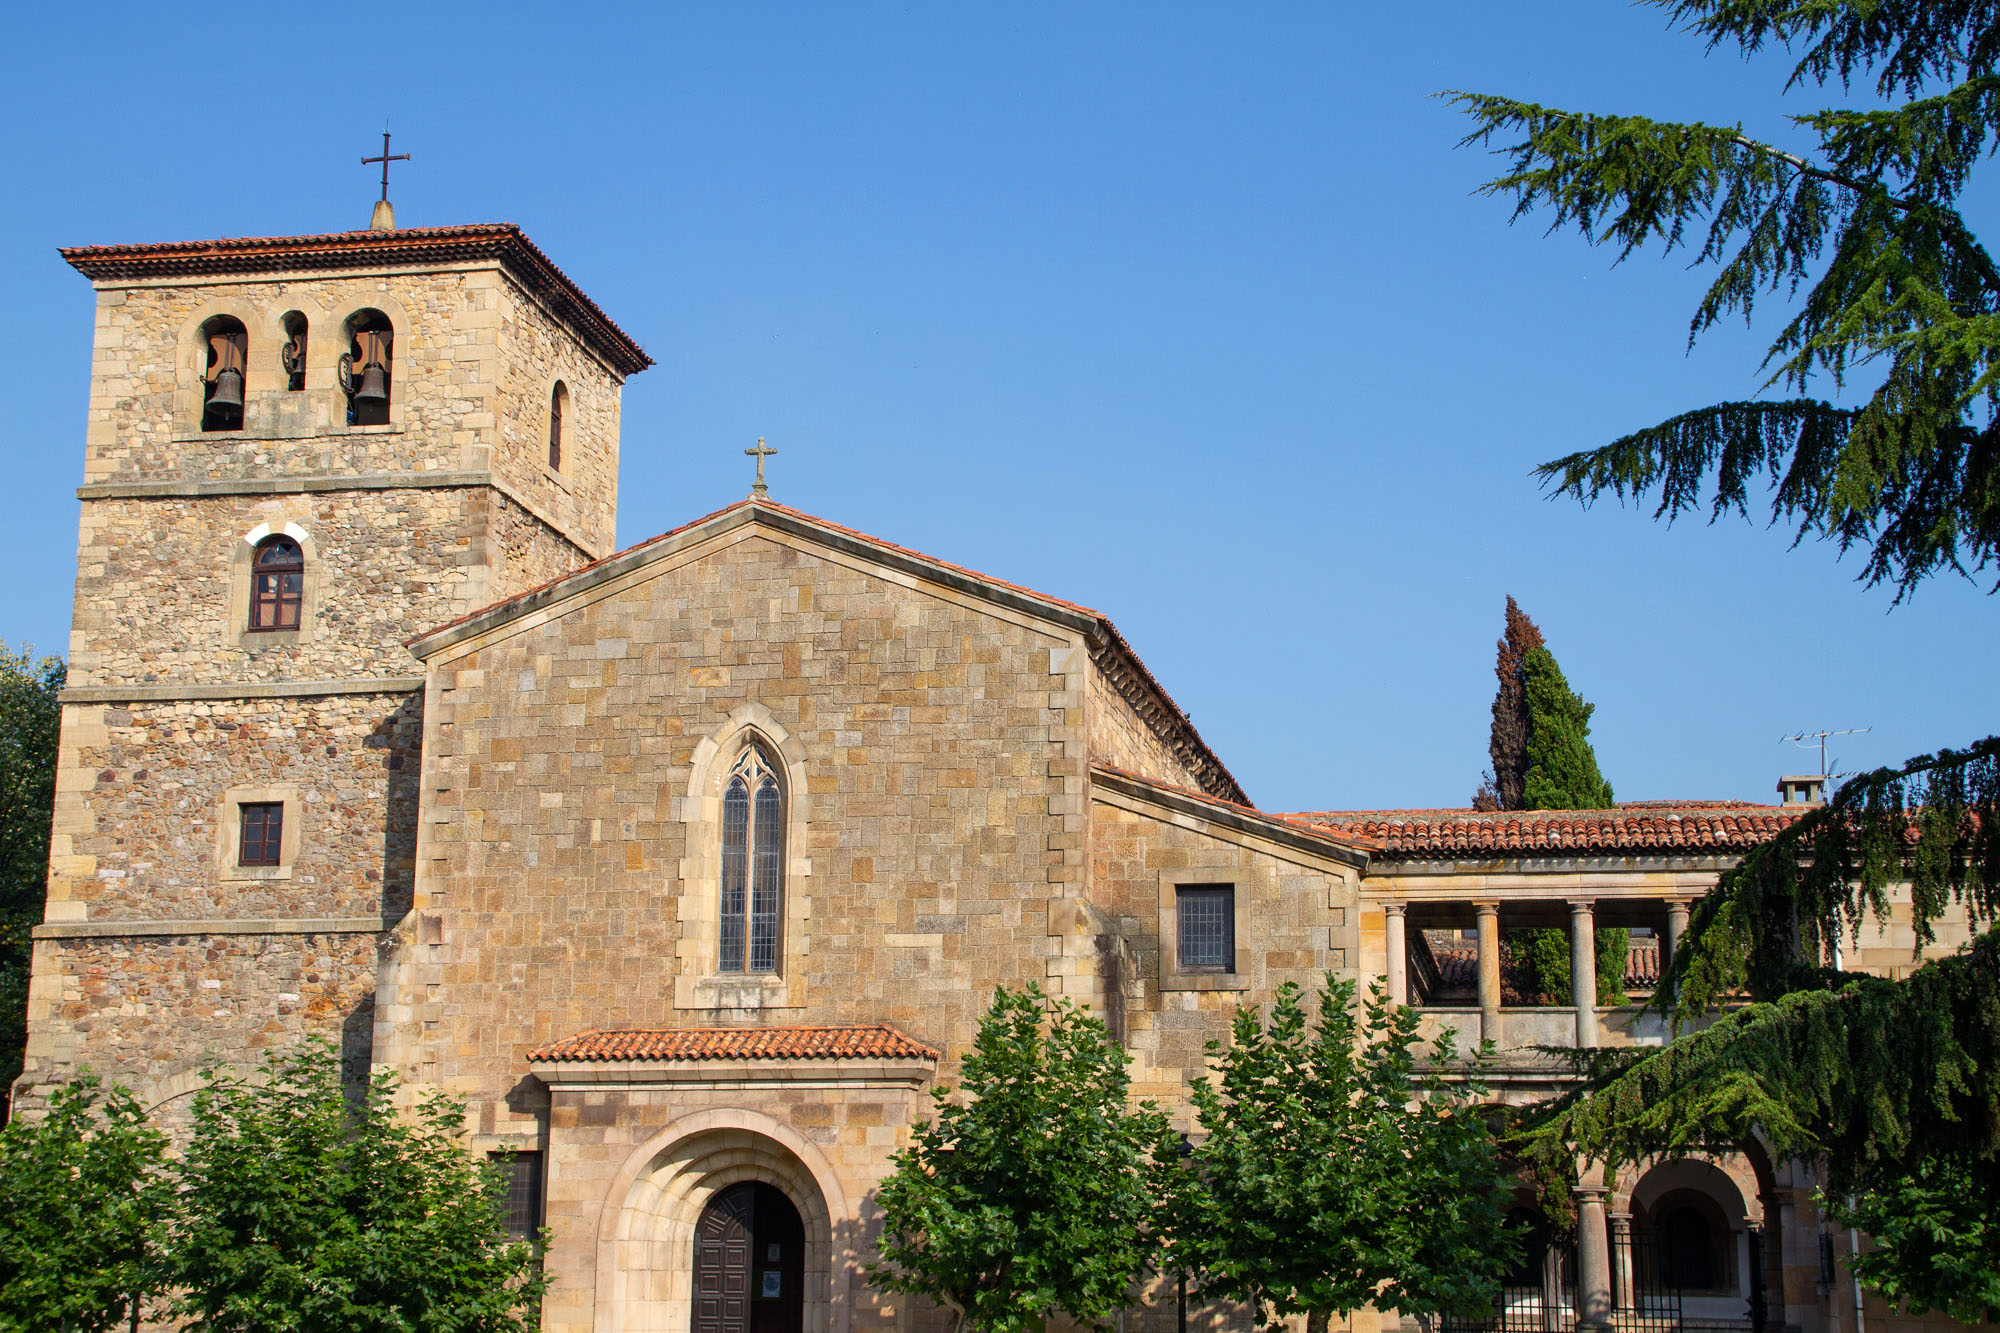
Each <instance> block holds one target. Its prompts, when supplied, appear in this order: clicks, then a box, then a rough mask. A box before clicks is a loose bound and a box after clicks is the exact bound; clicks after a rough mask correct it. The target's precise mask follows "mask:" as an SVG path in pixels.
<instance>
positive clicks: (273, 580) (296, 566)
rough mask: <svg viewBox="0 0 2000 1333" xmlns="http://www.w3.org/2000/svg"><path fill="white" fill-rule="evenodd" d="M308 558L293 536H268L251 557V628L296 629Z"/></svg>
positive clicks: (258, 544) (303, 597)
mask: <svg viewBox="0 0 2000 1333" xmlns="http://www.w3.org/2000/svg"><path fill="white" fill-rule="evenodd" d="M305 586H306V556H305V552H304V551H301V550H300V549H299V544H298V543H297V542H295V541H293V540H292V539H291V538H290V537H282V536H280V537H266V538H265V539H264V540H263V541H261V542H258V543H257V549H256V551H255V552H254V553H253V554H252V555H251V557H250V628H251V629H253V630H280V629H297V628H298V627H299V608H300V606H301V605H302V604H303V602H304V599H305Z"/></svg>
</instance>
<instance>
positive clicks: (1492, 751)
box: [1472, 597, 1542, 810]
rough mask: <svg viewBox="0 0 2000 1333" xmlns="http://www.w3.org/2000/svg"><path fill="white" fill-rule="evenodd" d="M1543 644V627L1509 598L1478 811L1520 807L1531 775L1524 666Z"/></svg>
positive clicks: (1474, 803)
mask: <svg viewBox="0 0 2000 1333" xmlns="http://www.w3.org/2000/svg"><path fill="white" fill-rule="evenodd" d="M1541 646H1542V631H1541V629H1540V628H1539V627H1537V626H1536V624H1535V622H1534V621H1532V620H1530V619H1529V618H1528V613H1527V612H1526V611H1523V610H1522V609H1521V607H1520V604H1519V603H1518V602H1516V601H1515V600H1514V599H1513V598H1512V597H1509V598H1508V599H1507V628H1506V632H1505V633H1504V634H1503V635H1502V636H1501V638H1500V641H1499V642H1498V643H1497V644H1495V645H1494V662H1493V675H1494V677H1495V678H1496V679H1497V680H1498V681H1499V684H1498V686H1497V688H1495V689H1494V691H1493V729H1492V732H1491V734H1490V737H1489V739H1488V741H1487V744H1486V753H1487V756H1488V757H1489V758H1490V759H1491V760H1492V762H1493V767H1492V769H1490V770H1489V771H1488V772H1487V774H1486V779H1485V781H1484V782H1483V783H1481V784H1480V788H1479V790H1478V791H1477V792H1475V793H1474V794H1473V797H1472V807H1473V809H1475V810H1520V809H1523V808H1524V807H1523V805H1522V803H1521V799H1522V798H1521V793H1522V789H1523V787H1524V786H1525V785H1526V783H1527V780H1528V700H1527V695H1526V693H1525V691H1524V685H1523V680H1522V667H1523V665H1524V664H1525V662H1526V661H1527V657H1528V654H1529V653H1531V652H1533V651H1534V650H1535V649H1537V648H1539V647H1541Z"/></svg>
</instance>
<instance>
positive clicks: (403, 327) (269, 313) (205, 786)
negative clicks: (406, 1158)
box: [22, 140, 652, 1118]
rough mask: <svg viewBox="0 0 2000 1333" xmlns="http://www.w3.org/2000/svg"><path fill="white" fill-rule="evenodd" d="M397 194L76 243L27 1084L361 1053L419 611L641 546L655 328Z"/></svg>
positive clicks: (511, 234)
mask: <svg viewBox="0 0 2000 1333" xmlns="http://www.w3.org/2000/svg"><path fill="white" fill-rule="evenodd" d="M387 155H388V153H387V142H386V140H385V143H384V156H385V157H387ZM384 170H385V171H386V170H387V166H386V163H385V164H384ZM384 193H385V203H386V190H385V192H384ZM384 212H386V210H385V209H378V216H380V215H381V214H383V213H384ZM384 221H385V223H386V225H385V226H383V227H381V228H374V229H370V230H368V231H356V232H341V233H335V234H330V235H321V236H288V237H276V238H263V239H228V240H216V241H195V242H175V243H168V244H159V245H116V246H86V247H80V248H76V249H67V250H64V251H63V252H62V255H63V258H64V259H65V260H67V261H68V263H69V264H70V265H71V266H72V267H73V268H75V269H76V270H77V271H78V272H79V273H81V274H83V275H84V276H85V277H87V278H88V279H90V282H91V285H92V287H93V288H94V290H95V292H96V298H97V319H96V330H95V347H94V352H93V357H94V360H93V366H92V373H91V388H90V404H89V415H88V421H87V427H86V432H85V456H84V475H83V485H82V486H81V487H80V488H79V489H78V491H77V496H78V498H79V500H81V502H82V511H83V512H82V522H81V525H80V529H79V534H78V542H77V583H76V601H75V611H74V619H73V628H72V631H71V638H70V657H69V661H70V676H69V688H68V690H67V692H66V693H65V695H64V699H63V730H62V742H61V755H60V770H59V777H58V784H57V792H58V794H57V798H56V818H55V829H54V840H53V847H52V853H51V857H50V873H49V892H48V911H47V916H46V921H45V924H43V925H42V926H40V927H38V928H37V930H36V932H35V935H36V943H35V964H34V976H33V981H32V984H31V988H30V997H29V1039H28V1064H27V1070H26V1072H25V1074H24V1075H23V1077H22V1091H23V1092H24V1093H26V1094H28V1095H29V1097H30V1099H32V1098H33V1095H34V1088H35V1086H36V1085H37V1084H39V1083H41V1082H43V1081H46V1080H48V1079H50V1078H59V1077H63V1076H65V1075H67V1074H68V1073H70V1072H72V1071H74V1069H75V1068H76V1067H77V1066H79V1065H83V1064H88V1065H89V1066H91V1067H92V1068H93V1069H95V1070H97V1071H98V1072H100V1073H102V1074H104V1075H105V1076H107V1078H110V1079H116V1080H119V1081H122V1082H125V1083H127V1084H129V1085H131V1086H133V1087H134V1088H136V1089H139V1090H140V1091H141V1092H142V1094H145V1095H147V1096H150V1097H152V1098H154V1099H155V1101H156V1102H158V1103H159V1104H161V1105H162V1106H164V1105H165V1104H166V1103H167V1102H170V1101H172V1100H174V1098H175V1096H176V1095H177V1093H176V1089H181V1090H184V1087H183V1085H184V1084H186V1082H187V1078H188V1076H189V1071H190V1070H192V1069H193V1068H195V1067H196V1066H198V1065H199V1064H200V1062H201V1060H202V1058H203V1057H204V1055H206V1054H209V1053H216V1054H221V1055H223V1056H224V1057H225V1058H228V1057H231V1056H232V1055H239V1054H241V1053H242V1052H244V1051H245V1050H248V1049H250V1048H253V1047H257V1046H261V1045H265V1044H269V1043H270V1042H272V1041H274V1040H278V1039H280V1038H281V1037H282V1036H284V1035H285V1034H293V1035H297V1034H299V1033H304V1032H317V1033H320V1034H322V1035H326V1036H329V1037H331V1038H334V1039H336V1040H339V1041H341V1042H342V1045H343V1049H344V1050H345V1052H346V1053H347V1055H348V1056H349V1057H350V1059H352V1060H353V1061H354V1062H355V1063H356V1065H357V1066H360V1067H365V1065H366V1063H367V1060H368V1049H367V1047H368V1034H369V1031H370V1027H371V1023H372V1014H371V1011H372V1006H373V993H374V979H375V953H376V946H377V943H378V941H379V940H380V939H381V938H382V936H383V933H384V931H385V930H387V929H388V928H391V927H393V926H394V925H395V924H396V923H397V921H398V920H399V919H400V918H401V917H402V915H403V914H404V913H405V912H406V911H407V910H408V906H409V901H410V894H411V886H412V882H413V876H414V860H415V854H416V853H415V847H416V792H417V782H418V768H419V764H420V753H419V751H420V735H421V719H422V711H423V696H422V687H423V679H422V675H421V671H420V668H419V666H418V664H417V662H416V660H415V659H414V658H412V657H411V655H410V654H409V652H408V650H407V649H405V648H404V646H403V643H404V640H405V639H407V638H409V637H411V636H412V635H415V634H417V633H419V632H421V631H424V630H426V629H430V628H432V627H435V626H437V625H440V624H442V623H444V622H446V621H449V620H452V619H454V618H456V617H457V616H460V615H463V614H464V613H466V612H467V611H470V610H473V609H476V608H477V607H480V606H482V605H485V604H486V603H489V602H492V601H495V600H497V599H499V598H502V597H506V596H509V595H511V594H513V593H517V592H520V591H522V590H524V589H527V588H530V587H533V586H535V585H537V584H540V583H543V582H546V581H547V580H549V579H552V578H555V577H557V576H558V575H561V574H563V573H566V572H568V571H569V570H572V569H575V568H577V567H579V566H581V565H583V564H586V563H589V562H590V561H592V560H595V559H598V558H600V557H602V556H604V555H607V554H609V553H610V552H611V551H612V549H613V548H614V546H615V544H616V514H617V479H618V424H619V398H620V393H621V390H622V386H623V385H624V382H625V380H626V378H627V377H628V376H630V375H632V374H634V373H636V372H638V371H640V370H643V369H645V368H646V367H647V366H649V365H651V364H652V362H651V360H650V359H649V358H648V357H647V356H646V354H645V353H644V352H643V351H642V350H641V349H640V348H639V346H638V345H637V344H636V343H634V342H633V341H632V339H631V338H630V337H628V336H627V335H626V334H625V333H624V332H623V331H622V330H620V329H619V328H618V326H617V325H616V324H614V323H613V322H612V321H611V319H610V318H609V317H608V316H606V315H605V313H604V312H603V311H602V310H601V309H599V308H598V306H597V305H596V304H595V303H594V302H592V301H591V300H590V298H589V297H587V296H586V295H584V293H583V292H582V290H581V289H579V288H578V287H577V286H576V284H575V283H573V282H571V281H570V280H569V278H567V277H566V276H565V275H564V274H563V273H562V272H561V270H559V269H558V268H556V266H555V265H554V264H553V263H551V262H550V261H549V259H548V257H547V256H546V255H544V254H543V253H542V252H541V250H539V249H538V248H536V246H535V245H534V244H533V242H531V241H530V240H529V239H528V238H527V236H526V235H524V234H523V233H522V231H521V229H520V228H518V227H516V226H513V225H510V224H494V225H477V226H459V227H431V228H417V229H410V230H400V231H399V230H395V229H393V219H392V218H385V219H384ZM189 1086H191V1085H189ZM163 1114H166V1115H167V1116H168V1117H169V1118H171V1108H168V1109H167V1110H166V1111H164V1112H163Z"/></svg>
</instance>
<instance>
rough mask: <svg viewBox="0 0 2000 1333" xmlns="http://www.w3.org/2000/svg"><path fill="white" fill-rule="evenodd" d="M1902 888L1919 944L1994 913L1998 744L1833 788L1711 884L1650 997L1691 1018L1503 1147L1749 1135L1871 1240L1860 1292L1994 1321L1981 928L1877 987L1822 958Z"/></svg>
mask: <svg viewBox="0 0 2000 1333" xmlns="http://www.w3.org/2000/svg"><path fill="white" fill-rule="evenodd" d="M1904 883H1907V884H1908V885H1909V890H1910V901H1911V915H1912V922H1913V925H1914V927H1915V934H1916V938H1917V945H1918V947H1919V948H1921V947H1922V946H1923V945H1924V944H1925V943H1928V942H1930V941H1931V940H1932V939H1933V938H1934V927H1935V925H1936V923H1937V922H1938V921H1939V920H1940V919H1941V918H1942V917H1943V916H1944V915H1945V914H1946V913H1947V912H1959V913H1963V914H1964V915H1965V916H1966V917H1968V918H1970V919H1971V920H1973V921H1984V922H1987V923H1989V924H1990V923H1992V922H1993V921H1994V920H1995V919H1996V916H2000V737H1993V738H1989V739H1987V740H1984V741H1981V742H1980V743H1979V744H1978V745H1975V746H1973V747H1972V748H1971V749H1969V750H1966V751H1956V752H1955V751H1943V752H1940V753H1939V754H1936V755H1925V756H1922V757H1920V758H1918V759H1914V760H1912V761H1910V762H1909V763H1908V764H1905V765H1903V766H1902V767H1901V768H1898V769H1884V770H1879V771H1877V772H1874V773H1869V774H1864V775H1862V776H1861V777H1858V778H1855V779H1853V780H1852V781H1850V782H1847V783H1845V784H1843V785H1842V786H1841V788H1840V790H1839V791H1838V792H1837V793H1836V794H1835V796H1834V798H1833V800H1832V801H1831V802H1829V803H1828V804H1827V805H1826V806H1824V807H1822V808H1820V809H1818V810H1815V811H1813V812H1812V813H1810V814H1808V815H1806V816H1805V817H1804V818H1802V819H1800V820H1799V821H1798V822H1797V823H1795V824H1793V825H1792V826H1791V827H1790V828H1788V829H1787V830H1786V831H1785V832H1783V833H1781V834H1780V835H1779V836H1778V837H1777V838H1775V839H1773V840H1772V841H1771V842H1769V843H1766V844H1764V845H1763V846H1760V847H1757V848H1754V849H1752V850H1751V851H1750V852H1749V853H1748V854H1746V855H1745V856H1744V858H1743V860H1742V861H1741V862H1740V863H1738V864H1737V865H1736V866H1735V867H1734V868H1733V869H1731V870H1729V871H1727V872H1725V873H1724V874H1723V876H1722V878H1721V881H1720V882H1719V884H1718V885H1717V887H1716V888H1715V889H1714V890H1713V891H1711V892H1710V893H1709V894H1708V895H1707V896H1706V897H1704V898H1703V899H1702V900H1701V901H1700V902H1698V903H1697V904H1696V905H1695V908H1694V910H1693V912H1692V913H1691V914H1690V919H1689V925H1688V930H1687V933H1686V934H1685V935H1684V936H1683V938H1682V947H1681V948H1680V949H1679V950H1677V951H1676V953H1675V956H1674V962H1673V969H1672V977H1671V985H1667V984H1663V985H1662V986H1661V988H1660V990H1659V993H1658V994H1657V995H1656V996H1655V1000H1654V1003H1655V1004H1656V1005H1659V1006H1661V1007H1662V1008H1671V1009H1672V1011H1673V1012H1674V1014H1675V1017H1676V1018H1677V1019H1678V1020H1680V1021H1681V1022H1684V1023H1685V1022H1692V1021H1694V1020H1696V1019H1713V1022H1712V1023H1711V1025H1710V1026H1707V1027H1705V1028H1702V1029H1701V1030H1699V1031H1694V1032H1689V1033H1684V1034H1683V1035H1681V1036H1679V1037H1678V1038H1677V1039H1676V1040H1675V1041H1674V1042H1673V1043H1672V1044H1670V1045H1668V1046H1666V1047H1664V1048H1659V1049H1656V1050H1653V1051H1636V1050H1626V1051H1608V1052H1601V1053H1599V1054H1598V1059H1597V1065H1596V1068H1595V1069H1594V1070H1593V1071H1592V1075H1591V1077H1589V1078H1588V1079H1586V1080H1585V1081H1584V1082H1583V1083H1582V1084H1581V1085H1580V1086H1579V1087H1578V1088H1576V1089H1575V1090H1574V1091H1572V1092H1571V1093H1569V1094H1567V1095H1565V1096H1564V1097H1562V1098H1559V1099H1558V1100H1556V1101H1554V1102H1551V1103H1549V1104H1547V1105H1545V1106H1544V1107H1541V1108H1539V1109H1538V1110H1537V1111H1536V1112H1535V1113H1534V1114H1533V1115H1531V1116H1530V1117H1529V1118H1528V1119H1527V1120H1526V1121H1525V1122H1524V1125H1523V1128H1522V1133H1521V1139H1520V1146H1521V1147H1522V1150H1523V1151H1524V1152H1525V1153H1527V1154H1528V1155H1529V1156H1530V1157H1532V1158H1536V1159H1538V1160H1540V1161H1543V1162H1545V1163H1561V1162H1565V1161H1571V1160H1574V1157H1575V1155H1576V1154H1577V1153H1583V1154H1586V1155H1590V1156H1597V1157H1602V1158H1605V1159H1606V1160H1608V1161H1610V1162H1613V1163H1614V1164H1615V1163H1617V1162H1630V1161H1636V1160H1638V1159H1640V1158H1643V1157H1647V1156H1651V1155H1654V1154H1659V1153H1674V1152H1682V1151H1687V1150H1690V1149H1699V1148H1705V1147H1715V1146H1722V1147H1728V1146H1734V1145H1738V1144H1742V1143H1746V1142H1748V1141H1749V1140H1750V1138H1751V1137H1752V1136H1753V1135H1754V1136H1756V1137H1758V1138H1760V1139H1761V1140H1762V1141H1763V1142H1764V1143H1765V1144H1767V1145H1768V1146H1769V1147H1770V1149H1771V1150H1773V1151H1774V1152H1776V1153H1778V1154H1779V1155H1781V1156H1788V1157H1800V1158H1806V1159H1809V1160H1817V1161H1818V1162H1820V1163H1821V1167H1822V1170H1823V1172H1824V1179H1825V1188H1824V1192H1823V1197H1822V1204H1823V1206H1825V1207H1826V1208H1827V1209H1828V1211H1829V1212H1830V1213H1832V1214H1833V1215H1834V1216H1835V1217H1836V1218H1840V1219H1843V1220H1844V1221H1847V1222H1851V1223H1853V1224H1857V1225H1861V1226H1863V1227H1865V1228H1866V1229H1867V1230H1868V1232H1869V1234H1870V1235H1871V1236H1872V1237H1873V1238H1874V1241H1875V1248H1874V1250H1873V1252H1872V1254H1871V1255H1869V1256H1868V1260H1867V1262H1866V1263H1865V1264H1862V1265H1859V1266H1858V1267H1857V1270H1856V1271H1857V1272H1858V1273H1859V1274H1860V1275H1861V1276H1862V1277H1863V1279H1864V1280H1865V1281H1867V1282H1869V1283H1871V1284H1873V1285H1875V1286H1877V1287H1878V1288H1879V1289H1880V1290H1881V1291H1882V1292H1883V1293H1884V1294H1885V1295H1888V1296H1890V1297H1891V1298H1892V1299H1896V1300H1902V1301H1907V1302H1908V1303H1909V1304H1910V1305H1911V1306H1912V1307H1913V1308H1914V1309H1916V1310H1918V1311H1922V1310H1927V1309H1938V1310H1945V1311H1948V1312H1951V1313H1953V1314H1954V1315H1956V1316H1957V1317H1960V1318H1966V1319H1974V1320H1989V1321H1990V1320H1992V1319H1995V1318H2000V1301H1996V1297H2000V1228H1995V1227H1994V1226H1993V1225H1992V1221H1991V1207H1992V1205H1991V1201H1992V1200H1993V1199H1995V1198H2000V1023H1997V1022H1995V1019H1994V1016H1995V1015H1996V1014H2000V930H1988V931H1987V932H1986V933H1985V934H1984V935H1982V936H1980V937H1979V938H1978V939H1977V940H1975V941H1974V942H1973V943H1972V944H1971V945H1970V946H1969V947H1968V948H1967V949H1966V950H1964V951H1963V952H1961V953H1959V954H1956V955H1953V956H1951V957H1947V958H1943V959H1939V960H1936V961H1933V962H1929V963H1926V964H1924V965H1923V966H1921V967H1918V968H1915V969H1914V970H1913V971H1912V972H1911V973H1910V974H1909V975H1908V976H1907V977H1906V978H1904V979H1902V980H1899V981H1896V980H1889V979H1886V978H1882V977H1874V976H1864V975H1858V974H1854V973H1847V972H1842V971H1840V970H1838V969H1837V968H1835V967H1833V966H1830V965H1828V960H1829V958H1830V956H1831V954H1832V952H1833V946H1834V945H1835V944H1836V942H1837V941H1838V940H1839V939H1840V937H1841V936H1842V935H1843V933H1846V932H1851V931H1852V930H1853V929H1854V928H1855V927H1857V926H1858V925H1859V924H1860V922H1861V921H1862V920H1863V919H1864V917H1869V916H1874V915H1877V914H1881V913H1886V911H1887V909H1888V906H1889V903H1890V899H1891V894H1892V891H1894V890H1895V888H1896V887H1897V886H1898V885H1900V884H1904ZM1746 994H1747V995H1748V996H1750V997H1752V999H1753V1001H1754V1002H1753V1003H1750V1004H1748V1005H1744V1006H1742V1007H1740V1008H1736V1009H1734V1010H1733V1011H1732V1012H1728V1013H1726V1014H1722V1015H1721V1016H1720V1017H1717V1016H1716V1012H1717V1010H1719V1009H1721V1008H1722V1007H1723V1006H1724V1005H1725V1004H1726V1003H1728V1002H1729V1001H1732V1000H1734V999H1736V998H1737V997H1740V996H1743V995H1746Z"/></svg>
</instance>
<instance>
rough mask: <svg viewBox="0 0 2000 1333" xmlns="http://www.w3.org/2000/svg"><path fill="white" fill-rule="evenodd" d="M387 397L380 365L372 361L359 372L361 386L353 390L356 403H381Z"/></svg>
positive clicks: (387, 393)
mask: <svg viewBox="0 0 2000 1333" xmlns="http://www.w3.org/2000/svg"><path fill="white" fill-rule="evenodd" d="M388 399H389V389H388V386H387V385H386V384H384V383H383V377H382V367H380V366H378V365H375V364H374V363H373V362H371V363H369V365H368V366H367V367H366V368H365V369H364V370H362V372H361V387H360V388H358V389H356V390H355V391H354V401H355V402H357V403H382V402H387V401H388Z"/></svg>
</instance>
